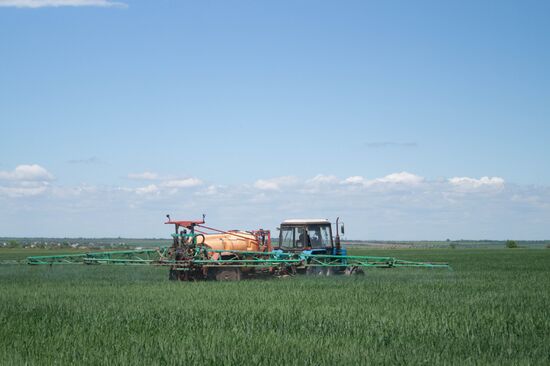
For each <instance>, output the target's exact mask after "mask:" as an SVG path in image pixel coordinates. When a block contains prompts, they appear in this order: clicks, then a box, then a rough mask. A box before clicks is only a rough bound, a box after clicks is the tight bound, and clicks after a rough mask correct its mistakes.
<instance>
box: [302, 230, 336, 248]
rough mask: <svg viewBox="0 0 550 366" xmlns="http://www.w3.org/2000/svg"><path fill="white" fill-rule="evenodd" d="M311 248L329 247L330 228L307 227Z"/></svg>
mask: <svg viewBox="0 0 550 366" xmlns="http://www.w3.org/2000/svg"><path fill="white" fill-rule="evenodd" d="M307 231H308V234H309V239H310V243H311V247H312V248H326V247H331V246H332V244H331V240H330V239H331V237H330V227H329V226H328V225H309V226H308V228H307Z"/></svg>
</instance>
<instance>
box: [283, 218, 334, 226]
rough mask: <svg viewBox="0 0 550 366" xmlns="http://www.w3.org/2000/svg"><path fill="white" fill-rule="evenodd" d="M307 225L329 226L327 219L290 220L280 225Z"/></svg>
mask: <svg viewBox="0 0 550 366" xmlns="http://www.w3.org/2000/svg"><path fill="white" fill-rule="evenodd" d="M304 224H305V225H309V224H330V221H329V220H327V219H291V220H285V221H283V222H282V223H281V225H304Z"/></svg>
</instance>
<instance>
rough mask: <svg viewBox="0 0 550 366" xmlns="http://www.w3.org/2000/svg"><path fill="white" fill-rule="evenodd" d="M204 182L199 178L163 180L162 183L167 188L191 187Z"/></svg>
mask: <svg viewBox="0 0 550 366" xmlns="http://www.w3.org/2000/svg"><path fill="white" fill-rule="evenodd" d="M201 184H202V181H201V180H200V179H197V178H186V179H172V180H167V181H165V182H163V183H162V184H161V185H162V186H163V187H166V188H190V187H197V186H200V185H201Z"/></svg>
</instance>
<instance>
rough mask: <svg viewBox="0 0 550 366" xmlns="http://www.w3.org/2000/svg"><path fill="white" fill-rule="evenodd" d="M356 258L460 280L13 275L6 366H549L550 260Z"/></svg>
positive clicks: (394, 273)
mask: <svg viewBox="0 0 550 366" xmlns="http://www.w3.org/2000/svg"><path fill="white" fill-rule="evenodd" d="M50 253H51V252H50ZM30 254H40V253H39V252H36V251H35V252H32V251H30V250H7V249H4V250H0V259H11V258H22V257H24V256H26V255H30ZM351 254H360V255H380V256H382V255H390V256H394V257H397V258H400V259H410V260H425V261H447V262H449V263H450V264H451V265H452V270H445V269H413V268H399V269H370V270H367V271H366V274H365V275H364V276H356V277H344V276H332V277H317V276H315V277H308V276H295V277H290V278H273V279H256V280H244V281H239V282H192V283H191V282H189V283H184V282H172V281H168V280H167V270H166V269H165V268H159V267H136V266H133V267H130V266H127V267H126V266H78V265H76V266H54V267H49V266H37V267H33V266H27V265H4V266H0V364H3V365H52V364H60V365H65V364H102V365H110V364H112V365H138V364H144V365H189V364H207V365H236V364H239V365H354V364H359V365H366V364H369V365H372V364H386V365H389V364H391V365H399V364H415V365H418V364H425V365H445V364H448V365H475V364H484V365H487V364H493V365H519V364H522V365H548V364H550V250H546V249H521V248H519V249H403V250H373V249H371V250H365V249H354V250H353V252H352V253H351Z"/></svg>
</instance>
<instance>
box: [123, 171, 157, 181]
mask: <svg viewBox="0 0 550 366" xmlns="http://www.w3.org/2000/svg"><path fill="white" fill-rule="evenodd" d="M128 178H130V179H135V180H155V179H158V178H159V176H158V174H157V173H151V172H143V173H130V174H128Z"/></svg>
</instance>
